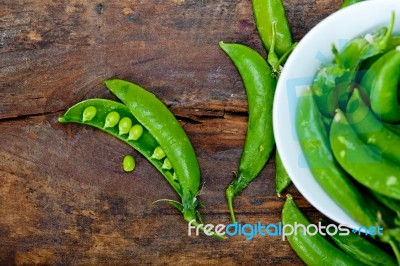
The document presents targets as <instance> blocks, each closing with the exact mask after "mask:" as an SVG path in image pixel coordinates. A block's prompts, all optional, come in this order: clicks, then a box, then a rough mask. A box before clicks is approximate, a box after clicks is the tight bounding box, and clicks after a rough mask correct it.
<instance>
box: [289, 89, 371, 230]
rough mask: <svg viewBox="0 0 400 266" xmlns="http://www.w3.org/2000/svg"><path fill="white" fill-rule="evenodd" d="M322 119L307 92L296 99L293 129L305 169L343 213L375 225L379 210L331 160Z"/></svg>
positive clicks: (364, 223) (361, 221)
mask: <svg viewBox="0 0 400 266" xmlns="http://www.w3.org/2000/svg"><path fill="white" fill-rule="evenodd" d="M322 118H323V116H322V114H321V113H320V112H319V111H318V107H317V105H316V102H315V100H314V97H313V96H312V93H311V91H310V89H308V90H307V91H306V93H305V95H303V96H301V98H300V99H299V104H298V107H297V116H296V130H297V134H298V136H299V142H300V145H301V148H302V151H303V154H304V157H305V159H306V161H307V164H308V167H309V168H310V170H311V172H312V174H313V176H314V177H315V179H316V180H317V182H318V183H319V184H320V185H321V186H322V188H323V189H324V190H325V191H326V192H327V193H328V195H329V196H330V197H331V198H332V199H333V200H334V201H335V202H336V203H337V204H338V205H339V206H340V207H341V208H342V209H343V210H344V211H345V212H346V213H348V214H349V215H350V216H351V217H352V218H353V219H354V220H356V221H357V222H359V223H360V224H362V225H364V226H367V227H369V226H374V225H375V224H376V223H377V221H378V217H377V212H378V211H379V209H374V208H373V205H371V204H370V203H369V202H368V201H367V199H368V198H364V197H363V196H362V195H361V194H360V192H359V191H358V189H357V187H356V186H355V184H354V183H353V182H352V180H351V179H350V177H349V176H347V174H346V173H345V172H344V171H343V170H342V169H341V168H340V166H339V165H338V163H337V162H336V161H335V160H334V158H333V154H332V150H331V147H330V144H329V135H328V132H327V130H326V127H325V124H324V123H323V121H322Z"/></svg>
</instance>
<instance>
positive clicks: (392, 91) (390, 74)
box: [370, 47, 400, 122]
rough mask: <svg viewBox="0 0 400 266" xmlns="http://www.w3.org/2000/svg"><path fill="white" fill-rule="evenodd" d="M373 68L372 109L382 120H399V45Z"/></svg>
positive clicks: (371, 86)
mask: <svg viewBox="0 0 400 266" xmlns="http://www.w3.org/2000/svg"><path fill="white" fill-rule="evenodd" d="M385 59H386V60H385V61H383V59H379V60H378V62H377V63H379V62H380V61H382V64H381V65H379V67H378V68H376V69H374V70H375V75H374V77H373V79H372V82H371V85H370V102H371V108H372V110H373V111H374V112H375V113H376V114H377V116H378V117H380V119H381V120H382V121H385V122H399V121H400V104H399V92H398V91H399V90H398V84H399V81H400V47H398V48H396V49H394V50H392V51H390V52H388V53H387V55H386V56H385Z"/></svg>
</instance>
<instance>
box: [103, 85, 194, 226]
mask: <svg viewBox="0 0 400 266" xmlns="http://www.w3.org/2000/svg"><path fill="white" fill-rule="evenodd" d="M105 85H106V86H107V88H108V89H109V90H110V91H111V92H112V93H113V94H115V96H117V97H118V98H119V99H120V100H121V101H122V102H123V103H124V104H125V105H126V106H127V108H128V109H129V110H130V112H131V113H132V114H133V116H134V117H135V118H136V119H137V120H138V121H139V122H140V124H141V125H143V127H144V128H146V129H147V130H148V131H149V132H150V133H151V134H152V135H153V137H154V139H155V140H156V141H157V142H158V144H159V146H160V149H162V151H163V153H165V156H167V157H168V159H169V161H170V162H171V165H172V167H173V169H174V173H176V177H177V181H178V183H179V185H180V188H181V194H180V195H181V197H182V204H179V205H178V204H177V203H175V204H174V206H175V207H177V208H178V209H180V210H181V211H182V213H183V216H184V219H185V221H187V222H190V221H192V220H193V221H195V223H194V224H196V221H197V219H198V218H199V216H200V214H199V213H198V211H197V210H196V207H197V206H198V204H199V201H198V200H197V198H196V196H197V194H198V190H199V187H200V168H199V164H198V161H197V157H196V154H195V152H194V149H193V147H192V144H191V143H190V141H189V139H188V137H187V135H186V133H185V131H184V130H183V128H182V127H181V125H180V124H179V122H178V121H177V120H176V118H175V117H174V115H173V114H172V113H171V112H170V111H169V110H168V108H167V107H166V106H165V105H164V104H163V103H162V102H161V101H160V100H159V99H158V98H157V97H156V96H155V95H154V94H152V93H150V92H148V91H146V90H144V89H143V88H141V87H139V86H137V85H136V84H133V83H131V82H128V81H124V80H119V79H111V80H106V81H105ZM157 149H158V147H157ZM157 153H158V152H157ZM153 155H154V153H153ZM165 156H163V157H162V158H164V157H165ZM158 158H161V156H160V157H158ZM162 158H161V159H162ZM160 163H161V161H160Z"/></svg>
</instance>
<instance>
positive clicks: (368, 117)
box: [346, 89, 400, 165]
mask: <svg viewBox="0 0 400 266" xmlns="http://www.w3.org/2000/svg"><path fill="white" fill-rule="evenodd" d="M346 116H347V118H348V120H349V122H350V123H351V126H352V127H353V129H354V130H355V131H356V133H357V135H358V137H360V138H361V140H363V141H364V143H367V144H368V145H372V146H374V147H376V148H377V149H376V150H377V152H379V153H380V154H381V155H382V156H383V157H385V158H387V159H389V160H391V161H393V162H395V163H397V164H399V165H400V148H399V147H400V136H399V135H397V134H395V133H393V132H392V131H390V130H389V129H387V128H386V127H385V126H384V125H383V124H382V122H381V121H379V120H378V119H377V118H376V117H375V116H374V114H373V113H372V111H371V110H370V109H369V108H368V106H367V105H366V104H365V103H364V101H363V100H362V99H361V96H360V93H359V92H358V90H357V89H355V90H354V92H353V95H352V96H351V98H350V101H349V103H348V105H347V109H346Z"/></svg>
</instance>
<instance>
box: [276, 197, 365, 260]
mask: <svg viewBox="0 0 400 266" xmlns="http://www.w3.org/2000/svg"><path fill="white" fill-rule="evenodd" d="M282 224H283V227H285V226H288V225H291V226H293V227H294V226H295V224H297V225H304V226H305V227H306V228H307V226H309V225H310V222H309V221H308V219H307V218H306V217H305V216H304V214H303V213H302V212H301V211H300V210H299V209H298V207H297V206H296V203H295V202H294V200H293V198H292V196H291V195H289V194H288V195H286V202H285V204H284V205H283V209H282ZM283 230H284V229H283ZM313 232H314V230H313ZM282 233H284V232H282ZM287 239H288V241H289V243H290V245H291V246H292V248H293V249H294V251H295V252H296V253H297V255H298V256H299V257H300V258H301V259H302V260H303V261H304V262H305V263H306V264H307V265H317V266H320V265H364V264H363V263H361V262H360V261H358V260H356V259H354V258H352V257H351V256H349V255H347V254H346V253H344V252H343V251H341V250H340V249H338V248H337V247H336V246H335V245H333V244H331V243H330V242H329V241H328V240H327V239H326V238H324V237H323V236H322V235H321V234H319V233H317V234H315V235H313V236H311V235H306V233H305V232H304V229H303V228H302V227H301V226H298V229H297V233H296V234H295V233H292V234H291V235H288V236H287Z"/></svg>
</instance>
